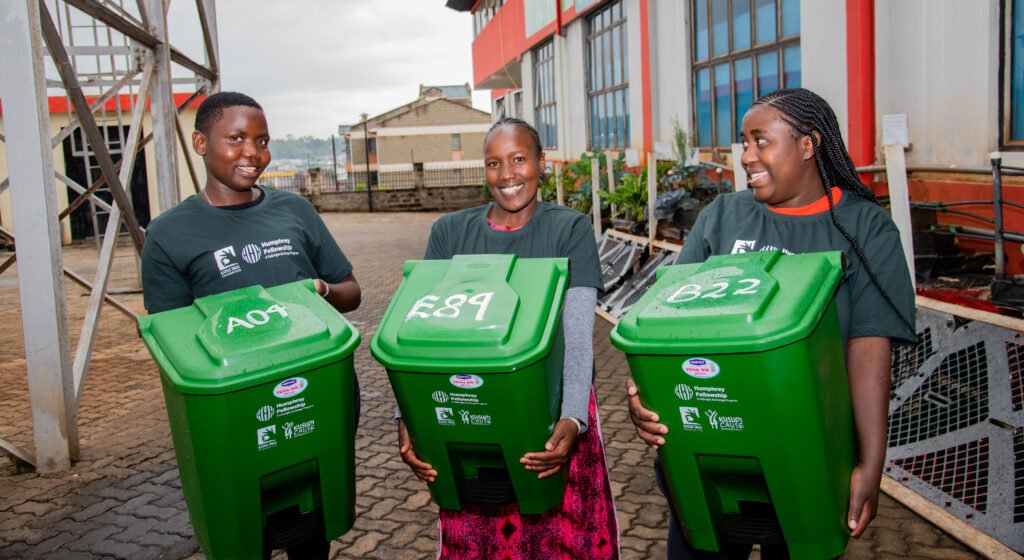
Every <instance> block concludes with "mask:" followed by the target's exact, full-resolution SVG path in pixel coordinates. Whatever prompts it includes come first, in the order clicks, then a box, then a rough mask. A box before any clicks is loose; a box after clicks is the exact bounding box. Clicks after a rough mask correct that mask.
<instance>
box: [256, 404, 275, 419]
mask: <svg viewBox="0 0 1024 560" xmlns="http://www.w3.org/2000/svg"><path fill="white" fill-rule="evenodd" d="M273 417H274V407H272V406H270V405H267V406H261V407H260V409H259V410H257V411H256V419H257V420H259V421H260V422H266V421H267V420H270V419H271V418H273Z"/></svg>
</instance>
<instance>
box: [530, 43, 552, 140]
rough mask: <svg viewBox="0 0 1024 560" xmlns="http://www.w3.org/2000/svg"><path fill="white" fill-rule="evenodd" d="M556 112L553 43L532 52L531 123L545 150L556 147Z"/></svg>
mask: <svg viewBox="0 0 1024 560" xmlns="http://www.w3.org/2000/svg"><path fill="white" fill-rule="evenodd" d="M557 118H558V112H557V107H556V101H555V43H554V42H553V41H548V42H546V43H544V44H543V45H541V46H539V47H537V48H535V49H534V50H533V122H534V124H535V125H537V132H539V133H540V141H541V144H543V145H544V147H545V148H557V147H558V121H557V120H556V119H557Z"/></svg>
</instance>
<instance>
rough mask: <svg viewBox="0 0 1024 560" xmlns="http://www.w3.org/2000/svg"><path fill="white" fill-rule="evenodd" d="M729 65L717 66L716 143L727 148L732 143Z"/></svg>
mask: <svg viewBox="0 0 1024 560" xmlns="http://www.w3.org/2000/svg"><path fill="white" fill-rule="evenodd" d="M729 86H730V76H729V64H719V65H718V66H715V143H714V145H716V146H725V145H727V144H731V143H732V122H733V121H732V103H730V101H732V95H731V91H730V87H729Z"/></svg>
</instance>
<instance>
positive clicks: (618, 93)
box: [586, 0, 629, 150]
mask: <svg viewBox="0 0 1024 560" xmlns="http://www.w3.org/2000/svg"><path fill="white" fill-rule="evenodd" d="M586 33H587V75H586V78H587V114H588V115H589V119H588V121H589V122H588V125H589V127H590V148H591V149H593V150H603V149H606V148H625V147H627V146H628V145H629V56H628V49H627V47H626V8H625V6H624V3H623V2H622V0H615V1H614V2H610V3H608V4H607V5H606V6H604V7H603V8H600V9H598V10H597V11H595V12H594V13H593V14H592V15H590V16H589V17H588V18H587V31H586Z"/></svg>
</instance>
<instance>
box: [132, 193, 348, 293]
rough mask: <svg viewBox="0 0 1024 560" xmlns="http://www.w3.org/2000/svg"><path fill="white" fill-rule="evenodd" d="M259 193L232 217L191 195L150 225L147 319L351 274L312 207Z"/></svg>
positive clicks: (145, 255)
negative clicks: (206, 300) (254, 290)
mask: <svg viewBox="0 0 1024 560" xmlns="http://www.w3.org/2000/svg"><path fill="white" fill-rule="evenodd" d="M261 190H262V191H263V196H261V197H260V199H259V200H258V201H257V202H256V203H254V204H252V205H247V206H245V207H241V208H237V209H225V208H217V207H214V206H210V205H209V204H207V203H206V202H204V201H203V200H202V198H201V197H200V196H199V195H194V196H191V197H189V198H187V199H185V200H184V201H183V202H182V203H181V204H179V205H177V206H175V207H174V208H172V209H171V210H169V211H167V212H165V213H164V214H162V215H160V216H158V217H157V218H156V219H155V220H153V222H152V223H151V224H150V226H149V229H148V231H147V232H146V245H145V246H144V247H143V249H142V288H143V298H144V300H145V306H146V310H147V311H149V312H150V313H158V312H160V311H166V310H168V309H175V308H178V307H184V306H186V305H191V303H192V301H193V300H195V299H196V298H200V297H203V296H208V295H212V294H219V293H222V292H227V291H230V290H235V289H238V288H244V287H247V286H252V285H256V284H259V285H262V286H265V287H270V286H278V285H280V284H286V283H288V282H294V281H296V280H304V279H307V278H321V279H323V280H325V281H327V282H331V283H334V282H338V281H340V280H341V279H342V278H344V277H346V276H348V275H349V274H351V273H352V265H351V263H349V260H348V259H347V258H346V257H345V254H344V253H342V252H341V248H339V247H338V244H337V243H336V242H335V241H334V238H333V237H332V236H331V234H330V232H329V231H328V230H327V226H326V225H324V222H323V220H322V219H321V218H320V215H319V214H317V212H316V209H315V208H313V205H312V204H310V203H309V201H307V200H306V199H304V198H302V197H301V196H298V195H296V194H292V193H288V192H283V191H277V190H273V189H261Z"/></svg>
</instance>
